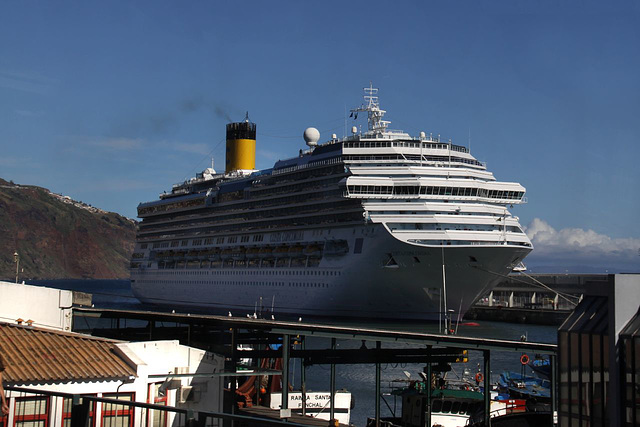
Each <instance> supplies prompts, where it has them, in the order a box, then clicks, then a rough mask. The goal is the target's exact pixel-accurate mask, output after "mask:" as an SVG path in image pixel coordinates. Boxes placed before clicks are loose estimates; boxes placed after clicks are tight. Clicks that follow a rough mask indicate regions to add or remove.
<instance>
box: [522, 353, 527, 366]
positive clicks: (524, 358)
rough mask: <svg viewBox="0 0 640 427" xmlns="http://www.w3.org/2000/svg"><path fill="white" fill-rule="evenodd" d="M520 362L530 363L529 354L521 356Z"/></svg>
mask: <svg viewBox="0 0 640 427" xmlns="http://www.w3.org/2000/svg"><path fill="white" fill-rule="evenodd" d="M520 363H522V364H523V365H526V364H528V363H529V356H527V355H526V354H523V355H522V356H520Z"/></svg>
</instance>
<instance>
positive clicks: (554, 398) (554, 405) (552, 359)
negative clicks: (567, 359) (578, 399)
mask: <svg viewBox="0 0 640 427" xmlns="http://www.w3.org/2000/svg"><path fill="white" fill-rule="evenodd" d="M556 361H557V358H556V356H555V355H553V354H551V355H549V363H550V364H551V390H550V391H551V425H552V426H555V425H556V424H557V419H558V415H557V414H558V393H557V392H558V389H557V388H556V386H557V382H558V371H557V370H556V369H557V366H556Z"/></svg>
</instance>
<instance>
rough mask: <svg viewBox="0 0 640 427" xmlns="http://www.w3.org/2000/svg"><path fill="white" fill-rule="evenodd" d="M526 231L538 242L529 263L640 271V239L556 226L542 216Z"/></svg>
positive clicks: (532, 239)
mask: <svg viewBox="0 0 640 427" xmlns="http://www.w3.org/2000/svg"><path fill="white" fill-rule="evenodd" d="M525 231H526V233H527V235H528V236H529V238H530V239H531V242H532V243H533V245H534V250H533V252H532V253H531V255H529V257H528V258H527V260H528V262H529V264H531V263H535V264H538V265H545V266H547V267H549V266H556V267H558V268H562V269H564V268H568V269H573V270H575V268H574V267H575V266H581V267H583V268H588V269H590V270H602V271H605V270H609V271H615V270H624V271H640V239H636V238H631V237H628V238H611V237H609V236H607V235H605V234H599V233H597V232H595V231H593V230H584V229H582V228H563V229H561V230H556V229H555V228H553V227H552V226H551V225H549V224H548V223H547V222H545V221H544V220H542V219H540V218H535V219H534V220H533V221H531V223H530V224H529V226H528V227H526V228H525Z"/></svg>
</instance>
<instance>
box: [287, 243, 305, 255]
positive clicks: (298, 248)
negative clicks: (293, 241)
mask: <svg viewBox="0 0 640 427" xmlns="http://www.w3.org/2000/svg"><path fill="white" fill-rule="evenodd" d="M303 250H304V247H303V246H302V245H293V246H291V247H290V248H289V256H290V257H292V258H300V257H303V256H304V254H303Z"/></svg>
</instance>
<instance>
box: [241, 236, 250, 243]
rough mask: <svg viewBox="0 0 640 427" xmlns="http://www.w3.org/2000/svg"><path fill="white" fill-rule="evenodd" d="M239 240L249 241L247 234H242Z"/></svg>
mask: <svg viewBox="0 0 640 427" xmlns="http://www.w3.org/2000/svg"><path fill="white" fill-rule="evenodd" d="M240 241H241V242H242V243H245V242H248V241H249V236H242V237H241V238H240Z"/></svg>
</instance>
